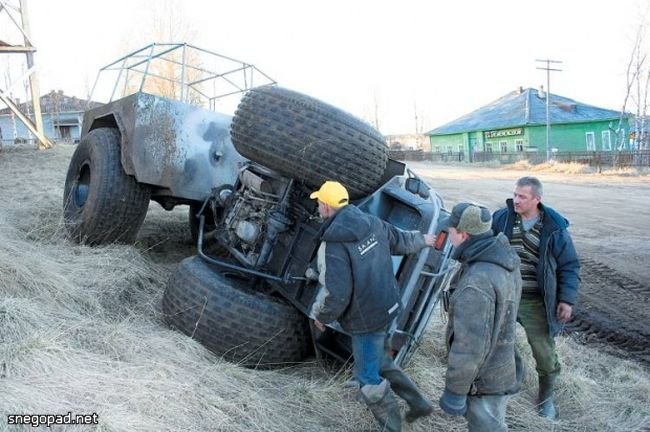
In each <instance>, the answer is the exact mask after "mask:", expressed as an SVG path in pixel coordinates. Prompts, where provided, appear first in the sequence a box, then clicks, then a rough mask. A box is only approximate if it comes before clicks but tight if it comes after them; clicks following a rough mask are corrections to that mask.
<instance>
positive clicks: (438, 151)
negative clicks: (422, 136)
mask: <svg viewBox="0 0 650 432" xmlns="http://www.w3.org/2000/svg"><path fill="white" fill-rule="evenodd" d="M434 149H435V152H436V153H440V146H439V145H437V146H435V147H434Z"/></svg>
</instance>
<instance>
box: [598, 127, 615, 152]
mask: <svg viewBox="0 0 650 432" xmlns="http://www.w3.org/2000/svg"><path fill="white" fill-rule="evenodd" d="M600 137H601V139H602V140H603V150H604V151H612V134H611V133H610V132H609V131H608V130H604V131H602V132H601V133H600Z"/></svg>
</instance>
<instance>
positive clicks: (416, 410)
mask: <svg viewBox="0 0 650 432" xmlns="http://www.w3.org/2000/svg"><path fill="white" fill-rule="evenodd" d="M381 375H382V376H383V377H384V378H386V379H387V380H388V381H389V382H390V387H391V389H393V391H394V392H395V393H396V394H397V396H399V397H401V398H402V399H404V400H405V401H406V403H407V404H408V406H409V410H408V411H406V416H405V418H406V421H407V422H409V423H413V422H414V421H415V420H417V419H419V418H420V417H425V416H428V415H429V414H431V413H432V412H433V404H432V403H431V401H429V399H427V398H425V397H424V396H423V395H422V393H421V392H420V390H419V389H418V387H417V386H416V385H415V383H414V382H413V381H411V379H410V378H409V377H408V376H406V374H405V373H404V372H403V371H402V370H401V369H399V368H397V367H395V368H391V369H389V370H382V371H381Z"/></svg>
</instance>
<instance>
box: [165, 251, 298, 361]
mask: <svg viewBox="0 0 650 432" xmlns="http://www.w3.org/2000/svg"><path fill="white" fill-rule="evenodd" d="M162 308H163V313H164V316H165V320H166V321H167V323H168V324H170V325H172V326H173V327H175V328H177V329H179V330H180V331H182V332H183V333H185V334H186V335H188V336H191V337H193V338H194V339H196V340H198V341H199V342H201V343H202V344H203V345H204V346H206V347H207V348H208V349H209V350H211V351H213V352H215V353H216V354H218V355H221V356H223V357H224V358H225V359H227V360H229V361H231V362H234V363H238V364H241V365H244V366H249V367H267V368H268V367H274V366H276V367H277V366H284V365H286V364H288V363H296V362H298V361H300V360H301V359H303V358H304V357H305V356H306V355H307V353H308V352H309V347H310V333H309V325H308V323H307V319H306V317H305V316H304V315H302V314H301V313H300V312H299V311H298V310H297V309H296V308H294V307H293V306H291V305H290V304H289V303H287V302H286V301H285V300H284V299H280V298H276V297H272V296H270V295H266V294H263V293H260V292H257V291H254V290H252V289H250V288H249V286H248V283H247V282H246V281H245V280H243V279H241V278H237V277H236V276H235V275H233V274H228V273H220V272H219V271H217V270H216V269H214V268H211V267H210V266H209V265H208V264H207V263H206V262H205V261H204V260H203V259H201V258H200V257H198V256H194V257H189V258H186V259H184V260H183V261H181V263H180V264H179V265H178V267H177V268H176V270H175V271H174V273H173V274H172V277H171V279H170V280H169V283H168V285H167V288H166V289H165V293H164V295H163V302H162Z"/></svg>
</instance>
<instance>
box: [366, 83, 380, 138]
mask: <svg viewBox="0 0 650 432" xmlns="http://www.w3.org/2000/svg"><path fill="white" fill-rule="evenodd" d="M364 118H365V120H366V121H368V123H370V124H371V125H373V126H374V128H375V129H377V130H379V127H380V126H381V122H380V120H379V118H380V109H379V97H378V95H377V92H376V91H375V92H374V93H373V95H372V106H371V107H369V109H368V110H367V111H366V115H365V116H364Z"/></svg>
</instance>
